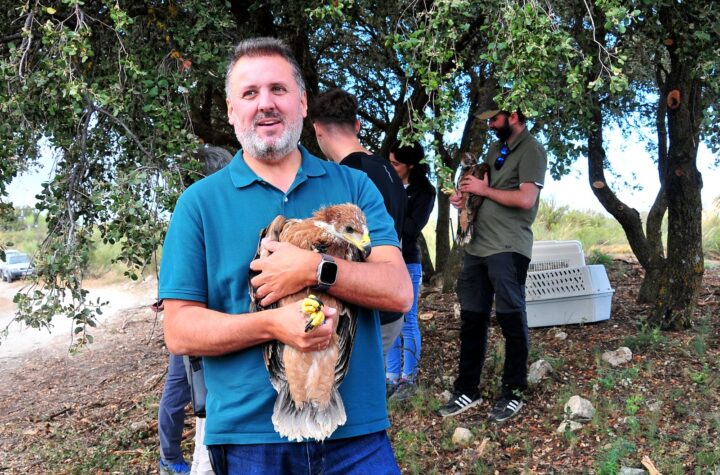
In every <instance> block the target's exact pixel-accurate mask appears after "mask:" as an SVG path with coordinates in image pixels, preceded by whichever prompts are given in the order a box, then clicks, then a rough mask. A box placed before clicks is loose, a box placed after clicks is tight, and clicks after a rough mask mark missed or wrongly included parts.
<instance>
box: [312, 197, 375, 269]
mask: <svg viewBox="0 0 720 475" xmlns="http://www.w3.org/2000/svg"><path fill="white" fill-rule="evenodd" d="M314 217H315V219H316V220H319V221H320V222H321V223H324V224H320V223H318V222H317V221H316V224H317V225H318V226H320V227H322V228H323V229H325V231H327V232H329V234H331V235H332V237H333V238H334V239H341V240H343V241H345V242H347V243H349V244H351V245H352V246H354V247H355V248H356V249H357V251H358V254H357V255H358V256H359V257H360V258H361V259H362V260H365V259H367V257H368V256H369V255H370V251H371V250H372V246H371V243H370V235H369V232H368V227H367V221H366V220H365V215H364V214H363V212H362V210H361V209H360V208H358V207H357V206H355V205H354V204H351V203H345V204H342V205H335V206H328V207H327V208H323V209H321V210H319V211H317V212H316V213H315V216H314Z"/></svg>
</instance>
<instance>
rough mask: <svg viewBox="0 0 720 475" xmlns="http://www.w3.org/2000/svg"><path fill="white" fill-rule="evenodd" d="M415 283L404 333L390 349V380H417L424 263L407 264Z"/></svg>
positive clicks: (388, 371)
mask: <svg viewBox="0 0 720 475" xmlns="http://www.w3.org/2000/svg"><path fill="white" fill-rule="evenodd" d="M406 266H407V270H408V273H409V274H410V280H411V281H412V284H413V306H412V308H411V309H410V311H409V312H407V313H406V314H405V324H404V325H403V329H402V333H401V334H400V336H399V337H398V338H397V340H395V344H393V346H392V347H391V348H390V351H388V356H387V362H386V363H387V369H386V375H385V376H386V378H387V379H389V380H390V381H393V382H394V381H397V380H398V379H404V380H407V381H410V382H414V381H415V377H416V376H417V371H418V362H419V361H420V351H421V349H422V337H421V335H420V326H419V325H418V318H417V305H418V293H419V292H420V282H422V264H419V263H417V264H406Z"/></svg>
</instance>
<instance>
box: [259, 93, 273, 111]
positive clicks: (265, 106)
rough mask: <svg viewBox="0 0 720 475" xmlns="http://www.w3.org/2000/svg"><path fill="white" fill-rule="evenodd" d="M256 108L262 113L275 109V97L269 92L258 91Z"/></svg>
mask: <svg viewBox="0 0 720 475" xmlns="http://www.w3.org/2000/svg"><path fill="white" fill-rule="evenodd" d="M258 108H259V109H260V110H263V111H267V110H274V109H275V96H274V95H273V94H272V92H270V91H269V90H262V91H260V97H259V100H258Z"/></svg>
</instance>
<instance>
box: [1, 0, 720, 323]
mask: <svg viewBox="0 0 720 475" xmlns="http://www.w3.org/2000/svg"><path fill="white" fill-rule="evenodd" d="M0 4H2V5H4V6H5V8H2V9H0V20H1V21H2V25H3V27H2V30H0V84H2V86H0V115H1V117H0V137H1V139H0V158H1V159H2V160H1V161H0V199H2V200H5V201H6V198H5V197H6V185H7V184H8V183H9V182H10V181H11V180H12V179H13V177H15V176H17V175H18V174H21V173H24V172H26V171H27V170H28V169H29V168H31V167H32V166H33V165H34V164H35V163H37V161H38V159H39V158H40V154H41V153H42V150H50V151H51V153H52V154H53V155H54V158H55V160H56V163H55V176H54V178H53V179H52V180H51V181H49V182H48V183H46V184H45V186H44V188H43V191H42V193H41V194H40V195H39V202H38V205H37V207H38V209H39V210H42V211H43V212H46V213H47V220H48V229H49V232H48V236H47V238H46V241H45V242H44V243H43V252H42V253H40V254H39V255H38V271H39V272H38V276H37V278H38V281H37V286H36V287H35V288H33V289H32V290H31V291H30V292H27V293H25V294H22V295H19V296H18V297H17V298H16V300H17V302H18V304H19V308H20V314H21V316H22V318H23V319H25V321H27V322H28V323H30V324H31V325H34V326H43V325H47V323H48V322H49V319H50V317H52V315H54V314H57V313H64V314H66V315H67V316H68V317H70V318H72V319H74V320H75V321H76V322H77V323H78V325H77V332H78V333H79V334H81V335H84V331H85V327H86V325H88V324H90V325H91V324H93V312H94V310H95V307H96V306H97V304H98V302H95V304H91V303H89V302H86V301H85V300H86V299H85V297H86V292H85V291H84V290H83V288H82V280H83V277H84V269H85V268H86V266H87V261H88V254H89V249H90V246H91V244H92V242H93V240H94V239H95V237H94V236H96V235H95V234H94V233H95V232H97V231H99V235H100V239H102V240H104V241H107V242H111V243H119V244H120V245H121V249H122V251H121V254H120V259H121V260H122V261H124V262H125V263H127V264H128V265H129V268H130V270H129V271H128V274H129V277H131V278H137V271H138V269H140V268H142V267H143V266H146V265H148V264H149V263H150V262H152V261H153V256H154V255H155V253H156V252H157V249H158V248H159V246H160V245H161V243H162V239H163V236H164V230H165V225H166V221H167V217H168V216H169V214H170V213H171V212H172V209H173V206H174V203H175V201H176V199H177V196H178V195H179V193H181V192H182V190H183V189H184V188H185V187H186V186H188V185H189V184H190V183H192V182H193V181H194V180H196V179H198V178H200V177H201V176H202V175H203V161H204V157H205V156H206V151H207V148H206V146H208V145H212V146H220V147H225V148H227V149H228V150H232V151H233V152H234V151H235V149H236V148H237V146H238V144H237V141H236V139H235V136H234V134H233V131H232V129H231V128H230V127H229V125H228V124H227V120H226V109H225V100H224V99H225V98H224V75H225V69H226V66H227V57H228V55H229V53H230V52H231V49H232V46H233V45H234V44H235V43H236V42H237V41H239V40H241V39H243V38H247V37H251V36H258V35H268V36H277V37H280V38H283V39H285V40H286V41H287V42H288V43H289V44H290V45H291V46H292V48H293V49H294V51H295V53H296V55H297V57H298V59H299V62H300V64H301V67H302V68H303V71H304V73H305V76H306V79H307V83H308V92H309V94H310V96H311V98H312V96H313V95H314V94H316V93H318V92H319V91H320V90H324V89H326V88H328V87H331V86H340V87H343V88H346V89H348V90H350V91H351V92H353V93H354V94H356V95H357V96H358V99H359V101H360V104H361V114H362V121H363V125H364V127H363V131H362V139H363V141H364V142H365V143H366V145H368V146H369V147H370V148H372V149H375V150H377V151H379V152H381V153H384V152H386V151H387V150H388V148H389V146H390V145H391V143H392V142H393V141H395V140H397V139H398V138H400V139H403V140H418V139H420V140H423V141H424V142H425V143H426V144H427V145H428V146H429V147H428V148H429V149H431V150H432V153H431V154H430V158H431V159H432V161H433V162H434V169H435V172H436V174H437V177H438V181H439V187H440V188H447V187H450V186H451V185H452V178H453V176H454V172H455V169H456V168H457V166H458V157H459V156H460V153H462V152H470V153H473V154H475V155H480V154H481V153H482V151H483V150H484V147H485V145H486V143H487V141H488V140H490V138H489V137H488V134H487V130H486V129H485V128H484V127H483V126H482V125H483V124H480V123H479V121H478V120H476V119H475V117H474V116H475V114H476V113H478V112H480V111H482V110H484V109H486V108H490V107H491V106H492V105H493V104H494V102H497V103H498V104H499V105H501V106H502V107H503V108H507V109H522V110H523V111H526V112H527V114H528V115H529V116H531V117H532V119H533V124H534V126H533V130H532V131H533V132H534V133H537V134H539V135H540V136H541V137H542V139H543V141H544V142H545V143H546V144H547V146H548V150H549V152H550V157H551V163H550V165H551V173H552V175H553V176H554V177H561V176H562V175H563V174H565V173H567V172H568V170H569V166H570V164H571V163H572V162H573V161H575V160H577V159H580V158H586V159H587V160H588V163H589V165H590V171H591V186H592V187H593V191H594V192H595V194H596V196H597V197H598V199H599V201H600V202H601V203H602V204H603V206H604V207H605V208H606V209H607V210H608V211H609V212H610V213H611V214H612V215H613V216H615V217H616V219H618V221H620V222H621V224H623V227H624V229H625V231H626V233H627V234H628V238H629V240H630V242H631V246H632V247H633V250H634V252H635V253H636V254H637V255H638V258H639V260H640V262H641V263H642V264H643V266H644V267H645V268H646V269H648V270H649V274H648V275H650V273H651V272H650V269H653V271H652V272H655V274H653V275H654V277H653V279H655V281H657V282H666V283H668V285H669V282H670V281H672V280H673V279H671V278H670V277H671V276H670V274H668V270H669V269H675V268H678V267H680V268H683V269H686V270H687V274H686V275H684V276H683V278H682V280H683V281H685V282H686V283H687V285H686V286H684V287H678V288H673V290H668V289H669V287H668V285H666V286H665V287H663V286H662V285H658V286H656V288H651V289H649V290H648V293H649V294H651V295H652V294H653V293H654V294H655V295H656V296H657V295H658V293H659V292H661V291H663V292H665V295H668V296H671V297H668V298H667V299H665V300H664V303H663V304H662V305H660V306H659V307H658V309H657V312H658V315H660V314H663V312H665V313H667V312H669V311H671V310H672V309H676V310H677V309H680V308H681V307H682V306H687V304H688V303H689V302H688V299H687V298H680V297H679V295H680V294H681V293H686V294H687V293H688V291H689V290H691V289H692V288H693V286H695V287H694V288H696V287H697V285H699V284H698V282H697V275H701V269H698V267H697V265H695V264H686V265H680V264H679V263H680V262H681V261H683V260H684V259H690V261H689V262H696V259H697V258H698V255H699V256H700V259H702V249H701V248H699V247H698V245H697V243H699V237H698V231H699V228H698V226H699V221H698V220H697V216H698V213H699V212H700V209H699V208H700V203H699V189H700V187H701V186H702V181H701V177H700V176H699V173H698V172H697V168H696V166H695V158H696V155H697V143H698V142H699V141H700V140H703V141H705V142H706V143H708V144H709V145H710V146H711V148H712V149H713V150H715V151H717V150H718V146H719V144H720V142H719V131H720V126H718V120H717V119H718V117H717V115H718V108H717V102H718V101H717V99H718V92H719V91H720V82H718V61H719V60H718V58H719V57H720V55H719V54H718V44H720V42H718V41H717V40H718V39H719V38H720V34H719V30H718V28H720V27H719V26H718V25H720V19H719V18H718V13H716V12H715V11H714V9H713V8H712V5H711V4H706V2H700V1H699V0H694V1H690V2H676V1H671V0H659V1H652V2H651V1H645V0H636V1H621V0H594V1H582V2H580V1H571V2H555V1H551V2H538V1H534V0H529V1H525V2H510V3H500V4H498V3H497V2H489V1H485V0H436V1H434V2H424V1H423V2H421V1H417V0H415V1H410V2H399V1H385V2H375V1H370V2H356V1H353V0H347V1H334V2H330V3H329V4H327V5H326V6H318V3H317V2H309V1H302V0H289V1H284V2H279V1H275V0H270V1H252V0H247V1H242V0H233V1H226V2H216V1H207V0H205V1H203V0H184V1H169V0H156V1H143V2H140V1H126V2H118V1H110V0H50V1H47V2H44V3H42V4H41V3H40V2H37V1H25V2H10V1H7V0H6V1H4V2H0ZM674 91H678V92H677V93H675V92H674ZM608 124H619V125H620V126H621V127H622V128H626V129H631V128H633V127H635V126H636V124H642V125H650V126H652V127H653V129H655V130H657V140H656V143H657V144H656V146H655V147H656V148H655V150H656V153H657V162H658V180H659V181H660V183H661V185H662V187H661V188H662V191H661V193H660V195H659V196H658V201H657V206H656V207H654V214H653V213H651V218H649V219H648V222H647V228H646V229H643V223H642V221H641V220H640V217H639V213H637V211H635V210H634V209H633V208H632V207H631V206H630V205H628V204H625V203H622V202H620V201H619V200H618V199H617V198H616V197H615V194H614V192H613V191H612V190H611V189H610V187H609V186H608V185H607V180H605V177H604V173H605V171H606V170H610V169H611V163H612V159H613V157H607V156H606V154H605V150H604V142H603V135H602V134H603V128H604V127H605V126H607V125H608ZM458 131H459V133H458ZM303 141H304V142H306V143H307V144H309V145H310V147H311V149H315V150H317V149H316V147H315V145H314V138H313V137H312V134H311V131H310V130H309V129H307V130H306V131H305V134H304V135H303ZM40 144H46V145H45V146H43V147H41V145H40ZM5 201H3V202H2V203H0V204H2V205H4V207H5V209H7V207H8V205H9V203H6V202H5ZM2 209H3V208H2V207H0V211H2ZM666 213H667V214H668V216H669V217H670V223H671V224H670V228H671V232H670V235H669V237H668V246H667V248H668V251H667V255H666V253H665V251H664V246H663V243H662V241H661V239H660V234H659V224H658V223H659V220H660V219H661V218H662V217H663V216H664V215H665V214H666ZM448 216H449V208H448V202H447V198H446V197H445V196H444V195H441V196H440V198H439V218H438V228H437V233H438V239H437V243H438V244H437V245H438V249H437V256H438V263H437V266H438V270H439V271H442V270H443V269H444V268H445V267H446V266H447V264H448V262H447V259H449V256H450V255H451V245H450V242H449V238H448V236H449V232H448V224H447V223H448V219H447V218H448ZM688 233H689V234H688ZM688 240H689V241H690V243H694V244H693V245H692V246H689V247H688V246H686V247H685V248H682V247H681V246H678V245H677V244H673V243H678V242H683V241H685V242H687V241H688ZM688 249H689V250H688ZM455 252H457V251H455ZM698 271H699V274H698ZM693 276H694V277H693ZM677 277H680V276H679V275H678V276H677ZM663 289H665V290H663ZM66 294H69V295H71V296H72V297H73V299H72V301H70V300H68V299H66V298H64V297H65V295H66ZM690 294H692V292H690ZM690 300H692V295H691V296H690ZM670 313H672V312H670ZM662 318H665V319H666V320H665V322H666V323H668V322H669V321H670V320H669V319H670V317H669V316H667V318H666V317H662ZM673 318H674V317H673Z"/></svg>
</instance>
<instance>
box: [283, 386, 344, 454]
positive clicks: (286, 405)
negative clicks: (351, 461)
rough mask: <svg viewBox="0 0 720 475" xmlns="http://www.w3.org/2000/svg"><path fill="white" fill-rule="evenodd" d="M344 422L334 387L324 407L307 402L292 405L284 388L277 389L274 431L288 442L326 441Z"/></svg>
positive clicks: (337, 394) (288, 391)
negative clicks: (300, 405) (300, 404)
mask: <svg viewBox="0 0 720 475" xmlns="http://www.w3.org/2000/svg"><path fill="white" fill-rule="evenodd" d="M276 389H278V388H276ZM346 421H347V416H346V414H345V405H344V404H343V402H342V398H341V397H340V393H339V392H338V390H337V388H333V390H332V394H331V396H330V401H329V402H328V403H327V404H325V405H324V406H322V405H320V404H319V403H317V402H313V401H309V402H306V403H304V404H303V406H302V407H298V406H296V405H295V402H294V401H293V400H292V397H291V396H290V390H289V389H288V387H287V385H285V387H284V388H281V389H279V390H278V397H277V399H276V400H275V407H274V408H273V416H272V422H273V425H274V426H275V430H276V431H277V432H278V433H279V434H280V435H281V436H283V437H287V438H288V439H289V440H290V441H291V442H292V441H297V442H302V441H303V440H308V439H314V440H318V441H322V440H325V439H327V438H328V437H330V436H331V435H332V434H333V432H335V430H336V429H337V428H338V427H340V426H341V425H343V424H345V422H346Z"/></svg>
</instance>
